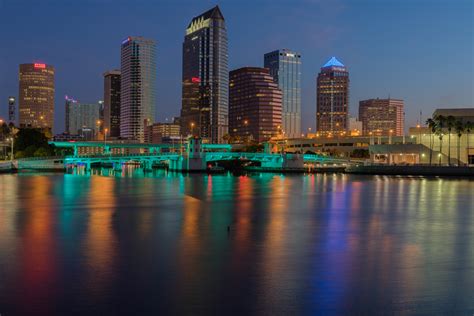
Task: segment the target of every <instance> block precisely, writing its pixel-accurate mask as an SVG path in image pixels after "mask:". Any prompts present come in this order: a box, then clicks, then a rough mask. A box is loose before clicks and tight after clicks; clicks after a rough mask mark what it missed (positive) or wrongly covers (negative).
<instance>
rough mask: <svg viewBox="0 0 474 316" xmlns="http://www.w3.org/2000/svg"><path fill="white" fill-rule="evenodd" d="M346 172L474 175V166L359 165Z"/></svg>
mask: <svg viewBox="0 0 474 316" xmlns="http://www.w3.org/2000/svg"><path fill="white" fill-rule="evenodd" d="M346 173H353V174H374V175H413V176H457V177H474V167H454V166H452V167H448V166H388V165H371V166H362V165H358V166H350V167H347V168H346Z"/></svg>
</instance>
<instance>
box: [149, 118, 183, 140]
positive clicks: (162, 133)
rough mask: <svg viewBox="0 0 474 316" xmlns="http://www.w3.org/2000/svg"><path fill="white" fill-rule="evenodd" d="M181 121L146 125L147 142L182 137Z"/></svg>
mask: <svg viewBox="0 0 474 316" xmlns="http://www.w3.org/2000/svg"><path fill="white" fill-rule="evenodd" d="M180 135H181V127H180V125H179V123H174V122H173V123H155V124H152V125H150V126H147V127H146V135H145V143H152V144H159V143H162V142H163V139H180Z"/></svg>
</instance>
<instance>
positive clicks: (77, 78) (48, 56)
mask: <svg viewBox="0 0 474 316" xmlns="http://www.w3.org/2000/svg"><path fill="white" fill-rule="evenodd" d="M215 4H219V6H220V7H221V10H222V12H223V14H224V17H225V19H226V23H227V30H228V36H229V68H230V70H232V69H235V68H238V67H242V66H263V54H264V53H266V52H269V51H271V50H274V49H278V48H289V49H293V50H296V51H299V52H300V53H301V54H302V60H303V68H302V69H303V85H302V89H303V91H302V110H303V127H304V128H305V130H306V129H307V128H308V127H314V125H315V112H316V97H315V85H316V83H315V82H316V75H317V73H318V71H319V68H320V67H321V65H322V64H324V63H325V62H326V61H327V60H328V59H329V58H330V57H331V56H337V58H338V59H339V60H341V61H342V62H343V63H344V64H345V65H346V66H347V67H348V69H349V71H350V79H351V84H350V112H351V113H352V114H353V115H357V113H358V101H359V100H362V99H366V98H375V97H380V98H382V97H387V96H389V95H390V96H391V97H393V98H402V99H404V100H405V112H406V117H407V118H406V124H407V125H413V124H416V122H417V120H418V117H419V112H420V110H422V111H423V118H424V120H425V119H426V117H427V116H429V115H431V113H432V112H433V110H434V109H435V108H437V107H474V92H473V91H474V75H473V70H474V24H473V23H474V22H473V20H474V1H471V0H443V1H441V0H398V1H395V0H360V1H359V0H357V1H356V0H352V1H349V0H332V1H331V0H301V1H300V0H293V1H290V0H287V1H282V0H277V1H266V0H255V1H245V0H241V1H230V0H228V1H207V0H202V1H191V0H189V1H180V0H176V1H168V0H166V1H152V0H148V1H145V0H134V1H123V0H119V1H113V0H82V1H78V0H43V1H33V0H30V1H26V0H0V35H1V38H2V43H1V44H0V117H6V115H7V97H8V96H9V95H14V96H17V95H18V64H20V63H27V62H32V61H44V62H46V63H49V64H52V65H54V66H55V67H56V114H55V118H56V122H55V125H56V126H55V132H62V131H63V129H64V95H65V94H68V95H71V96H74V97H75V98H76V99H78V100H79V101H82V102H94V101H96V100H99V99H102V96H103V79H102V73H103V72H104V71H105V70H108V69H113V68H119V66H120V42H121V41H122V39H123V38H125V37H126V36H128V35H141V36H145V37H151V38H154V39H155V40H156V41H157V53H158V54H157V55H158V57H157V66H158V70H157V74H158V80H157V119H158V120H164V119H165V118H166V117H172V116H176V115H179V110H180V107H181V83H180V80H181V58H182V54H181V45H182V40H183V36H184V30H185V27H186V26H187V24H188V23H189V20H190V19H191V18H192V17H193V16H195V15H198V14H200V13H202V12H203V11H205V10H207V9H209V8H211V7H212V6H214V5H215Z"/></svg>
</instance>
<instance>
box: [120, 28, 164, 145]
mask: <svg viewBox="0 0 474 316" xmlns="http://www.w3.org/2000/svg"><path fill="white" fill-rule="evenodd" d="M120 86H121V88H120V136H121V137H122V138H124V139H130V140H138V141H140V142H144V141H145V126H148V125H151V124H153V123H154V121H155V111H156V93H155V90H156V88H155V87H156V44H155V41H154V40H151V39H147V38H143V37H134V36H129V37H128V38H126V39H125V40H124V41H123V42H122V50H121V83H120Z"/></svg>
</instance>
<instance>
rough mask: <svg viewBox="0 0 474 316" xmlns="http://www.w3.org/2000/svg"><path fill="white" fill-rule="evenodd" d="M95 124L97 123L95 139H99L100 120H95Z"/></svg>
mask: <svg viewBox="0 0 474 316" xmlns="http://www.w3.org/2000/svg"><path fill="white" fill-rule="evenodd" d="M96 124H97V135H96V138H97V140H99V133H100V125H101V124H102V122H101V120H97V122H96Z"/></svg>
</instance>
